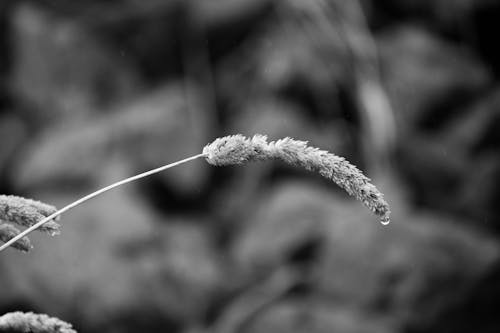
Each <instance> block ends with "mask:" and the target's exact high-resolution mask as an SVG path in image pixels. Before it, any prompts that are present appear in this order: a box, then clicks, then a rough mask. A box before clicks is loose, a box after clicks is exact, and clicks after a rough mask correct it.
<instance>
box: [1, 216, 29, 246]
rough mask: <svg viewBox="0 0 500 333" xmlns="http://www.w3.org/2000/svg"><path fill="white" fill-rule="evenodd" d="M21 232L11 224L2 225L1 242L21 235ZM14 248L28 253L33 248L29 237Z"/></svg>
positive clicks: (19, 241) (16, 243)
mask: <svg viewBox="0 0 500 333" xmlns="http://www.w3.org/2000/svg"><path fill="white" fill-rule="evenodd" d="M20 232H21V231H19V229H17V228H16V227H14V226H12V225H10V224H7V223H0V241H2V242H4V243H6V242H8V241H9V240H11V239H12V238H14V237H15V236H17V235H19V233H20ZM12 247H13V248H15V249H16V250H19V251H22V252H28V251H29V250H31V249H32V248H33V246H32V245H31V242H30V240H29V238H28V237H23V238H21V239H20V240H18V241H17V242H15V243H14V244H12Z"/></svg>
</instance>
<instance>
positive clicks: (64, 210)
mask: <svg viewBox="0 0 500 333" xmlns="http://www.w3.org/2000/svg"><path fill="white" fill-rule="evenodd" d="M200 157H206V154H204V153H201V154H198V155H195V156H191V157H188V158H185V159H183V160H180V161H177V162H174V163H170V164H167V165H164V166H161V167H159V168H156V169H153V170H149V171H146V172H143V173H140V174H138V175H135V176H132V177H129V178H126V179H123V180H120V181H118V182H116V183H113V184H111V185H108V186H106V187H103V188H101V189H99V190H97V191H95V192H92V193H90V194H88V195H86V196H84V197H82V198H80V199H78V200H76V201H74V202H72V203H70V204H69V205H67V206H65V207H63V208H61V209H59V210H58V211H57V212H55V213H53V214H51V215H49V216H47V217H46V218H44V219H43V220H40V221H39V222H37V223H36V224H33V225H32V226H31V227H29V228H27V229H26V230H24V231H23V232H21V233H20V234H18V235H17V236H15V237H14V238H11V239H10V240H9V241H8V242H6V243H5V244H3V245H2V246H0V252H2V251H3V250H5V249H6V248H7V247H9V246H10V245H12V244H13V243H15V242H16V241H18V240H19V239H21V238H23V237H24V236H26V235H28V234H30V233H31V232H32V231H34V230H36V229H37V228H39V227H40V226H42V225H43V224H44V223H47V222H49V221H51V220H52V219H54V218H56V217H57V216H59V215H61V214H62V213H64V212H66V211H68V210H70V209H71V208H74V207H76V206H78V205H80V204H82V203H84V202H85V201H87V200H90V199H92V198H94V197H96V196H98V195H100V194H103V193H104V192H107V191H109V190H111V189H113V188H115V187H118V186H121V185H124V184H127V183H130V182H133V181H134V180H138V179H141V178H144V177H147V176H150V175H153V174H155V173H158V172H161V171H163V170H167V169H169V168H172V167H174V166H177V165H180V164H183V163H186V162H189V161H192V160H195V159H197V158H200Z"/></svg>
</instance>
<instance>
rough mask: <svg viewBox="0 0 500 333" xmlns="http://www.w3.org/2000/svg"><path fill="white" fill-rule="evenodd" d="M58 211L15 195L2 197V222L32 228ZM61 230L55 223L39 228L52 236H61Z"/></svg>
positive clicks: (0, 199)
mask: <svg viewBox="0 0 500 333" xmlns="http://www.w3.org/2000/svg"><path fill="white" fill-rule="evenodd" d="M56 211H57V209H56V207H54V206H51V205H48V204H45V203H42V202H40V201H36V200H31V199H26V198H23V197H18V196H14V195H0V220H1V221H5V222H12V223H16V224H18V225H20V226H23V227H30V226H32V225H33V224H35V223H37V222H38V221H40V220H42V219H44V218H45V217H47V216H49V215H51V214H53V213H55V212H56ZM56 219H57V218H56ZM59 229H60V225H59V224H58V223H57V222H55V221H49V222H47V223H45V224H44V225H43V226H41V227H40V228H39V230H40V231H44V232H47V233H48V234H50V235H52V236H54V235H57V234H59V232H60V230H59Z"/></svg>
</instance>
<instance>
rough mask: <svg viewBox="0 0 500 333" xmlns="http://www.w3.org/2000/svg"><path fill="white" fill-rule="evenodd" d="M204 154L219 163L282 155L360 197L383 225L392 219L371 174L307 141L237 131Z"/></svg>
mask: <svg viewBox="0 0 500 333" xmlns="http://www.w3.org/2000/svg"><path fill="white" fill-rule="evenodd" d="M203 154H204V156H205V158H206V160H207V162H208V163H210V164H212V165H216V166H222V165H233V164H243V163H245V162H251V161H262V160H269V159H279V160H282V161H284V162H286V163H288V164H290V165H293V166H298V167H302V168H305V169H307V170H310V171H315V172H318V173H319V174H320V175H322V176H323V177H325V178H328V179H330V180H332V181H333V182H335V183H336V184H337V185H338V186H340V187H341V188H343V189H344V190H345V191H346V192H347V193H349V194H350V195H352V196H354V197H355V198H357V199H358V200H360V201H361V202H362V203H363V204H364V205H365V206H366V207H368V208H369V209H370V210H371V211H372V212H373V213H374V214H376V215H378V216H379V217H380V222H381V223H382V224H383V225H387V224H389V222H390V218H389V216H390V209H389V205H388V204H387V202H386V201H385V200H384V196H383V194H382V193H381V192H380V191H379V190H378V189H377V188H376V187H375V186H374V185H373V184H371V183H370V179H369V178H368V177H366V176H365V175H363V173H362V172H361V171H360V170H359V169H358V168H356V167H355V166H354V165H352V164H350V163H349V162H348V161H346V160H345V159H344V158H343V157H340V156H337V155H334V154H332V153H329V152H327V151H325V150H320V149H318V148H314V147H309V146H308V145H307V142H306V141H299V140H294V139H291V138H284V139H280V140H277V141H271V142H267V137H266V136H264V135H259V134H257V135H254V136H253V137H252V138H246V137H245V136H243V135H240V134H237V135H231V136H225V137H222V138H218V139H216V140H215V141H213V142H212V143H210V144H208V145H206V146H205V147H204V148H203Z"/></svg>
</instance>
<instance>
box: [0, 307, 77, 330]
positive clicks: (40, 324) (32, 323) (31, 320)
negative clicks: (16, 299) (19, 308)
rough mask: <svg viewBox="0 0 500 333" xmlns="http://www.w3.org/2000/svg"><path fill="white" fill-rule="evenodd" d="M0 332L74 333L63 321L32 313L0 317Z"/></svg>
mask: <svg viewBox="0 0 500 333" xmlns="http://www.w3.org/2000/svg"><path fill="white" fill-rule="evenodd" d="M0 332H30V333H76V331H75V330H74V329H73V327H72V326H71V324H68V323H67V322H65V321H62V320H60V319H58V318H54V317H49V316H47V315H45V314H36V313H33V312H27V313H24V312H10V313H7V314H5V315H3V316H1V317H0Z"/></svg>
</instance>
